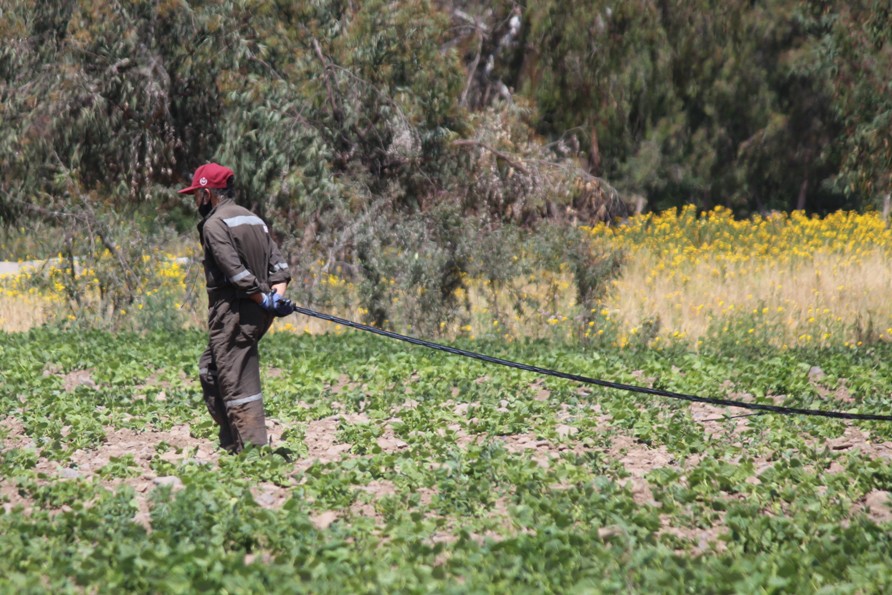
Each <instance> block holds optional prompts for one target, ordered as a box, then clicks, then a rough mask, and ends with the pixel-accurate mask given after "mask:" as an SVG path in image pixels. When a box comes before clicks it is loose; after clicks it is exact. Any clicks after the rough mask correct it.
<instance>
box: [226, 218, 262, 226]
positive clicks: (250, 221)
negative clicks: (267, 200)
mask: <svg viewBox="0 0 892 595" xmlns="http://www.w3.org/2000/svg"><path fill="white" fill-rule="evenodd" d="M223 223H225V224H226V225H227V227H238V226H239V225H263V226H264V227H265V226H266V224H265V223H264V222H263V219H261V218H260V217H258V216H257V215H239V216H238V217H230V218H229V219H224V220H223Z"/></svg>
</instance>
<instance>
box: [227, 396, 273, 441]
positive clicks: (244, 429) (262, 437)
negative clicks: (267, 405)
mask: <svg viewBox="0 0 892 595" xmlns="http://www.w3.org/2000/svg"><path fill="white" fill-rule="evenodd" d="M240 400H241V399H236V400H235V402H236V405H231V406H227V408H226V413H227V415H228V417H229V425H230V427H231V428H232V435H233V438H234V439H235V445H236V452H241V451H242V450H243V449H244V448H245V446H247V445H248V444H253V445H254V446H266V445H267V443H268V440H267V435H266V416H265V415H264V413H263V400H262V399H256V400H253V401H249V402H247V403H245V402H241V403H239V401H240Z"/></svg>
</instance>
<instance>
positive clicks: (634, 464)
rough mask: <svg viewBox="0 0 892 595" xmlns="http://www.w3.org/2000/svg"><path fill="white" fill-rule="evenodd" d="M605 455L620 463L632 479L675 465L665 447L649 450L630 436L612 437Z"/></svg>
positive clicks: (675, 462) (673, 459)
mask: <svg viewBox="0 0 892 595" xmlns="http://www.w3.org/2000/svg"><path fill="white" fill-rule="evenodd" d="M607 454H608V455H610V458H612V459H615V460H617V461H619V462H620V463H622V465H623V467H625V469H626V471H628V472H629V474H630V475H631V476H632V477H644V476H645V475H646V474H647V473H649V472H651V471H653V470H654V469H659V468H660V467H666V466H669V465H677V461H676V460H675V458H674V457H673V456H672V455H671V454H670V453H669V451H668V450H666V447H665V446H662V445H661V446H660V447H658V448H650V447H649V446H647V445H645V444H642V443H640V442H638V441H637V440H635V439H634V438H632V437H631V436H624V435H621V434H620V435H617V436H615V437H614V439H613V443H612V444H611V445H610V448H609V449H608V451H607Z"/></svg>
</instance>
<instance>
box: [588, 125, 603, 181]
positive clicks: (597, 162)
mask: <svg viewBox="0 0 892 595" xmlns="http://www.w3.org/2000/svg"><path fill="white" fill-rule="evenodd" d="M588 170H589V173H591V174H592V175H593V176H598V177H600V176H601V147H600V146H599V144H598V130H597V128H595V126H594V125H592V132H591V146H590V147H589V152H588Z"/></svg>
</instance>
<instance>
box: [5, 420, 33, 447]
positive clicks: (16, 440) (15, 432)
mask: <svg viewBox="0 0 892 595" xmlns="http://www.w3.org/2000/svg"><path fill="white" fill-rule="evenodd" d="M0 428H2V430H3V432H4V433H5V434H6V437H5V438H3V442H2V444H3V450H11V449H13V448H34V446H35V444H34V440H33V439H32V438H31V437H30V436H28V434H27V433H25V425H24V424H23V423H22V421H21V420H20V419H19V418H17V417H12V416H10V417H7V418H6V419H4V420H2V421H0Z"/></svg>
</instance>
